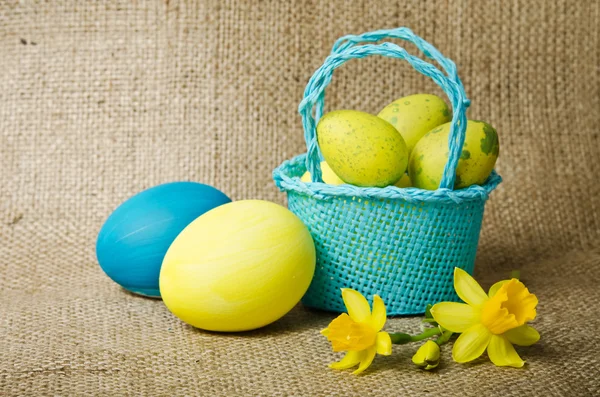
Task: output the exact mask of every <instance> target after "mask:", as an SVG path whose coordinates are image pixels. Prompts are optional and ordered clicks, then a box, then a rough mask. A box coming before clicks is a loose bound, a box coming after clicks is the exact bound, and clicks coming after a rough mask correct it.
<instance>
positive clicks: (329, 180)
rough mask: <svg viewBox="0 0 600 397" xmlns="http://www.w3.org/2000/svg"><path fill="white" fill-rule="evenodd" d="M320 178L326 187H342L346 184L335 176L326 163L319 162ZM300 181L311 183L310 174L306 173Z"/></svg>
mask: <svg viewBox="0 0 600 397" xmlns="http://www.w3.org/2000/svg"><path fill="white" fill-rule="evenodd" d="M321 177H322V178H323V183H326V184H328V185H343V184H344V183H346V182H344V181H342V180H341V179H340V177H339V176H337V175H336V174H335V172H333V170H332V169H331V167H330V166H329V164H327V162H326V161H321ZM300 180H301V181H302V182H312V180H311V175H310V172H308V171H306V172H305V173H304V175H302V178H300Z"/></svg>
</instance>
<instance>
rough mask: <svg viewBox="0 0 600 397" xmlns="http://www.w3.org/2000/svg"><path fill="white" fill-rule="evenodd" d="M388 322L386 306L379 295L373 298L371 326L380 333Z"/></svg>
mask: <svg viewBox="0 0 600 397" xmlns="http://www.w3.org/2000/svg"><path fill="white" fill-rule="evenodd" d="M386 320H387V313H386V310H385V304H384V303H383V300H382V299H381V298H380V297H379V295H375V296H374V297H373V313H371V326H372V327H373V328H374V329H375V331H380V330H381V329H382V328H383V326H384V325H385V322H386Z"/></svg>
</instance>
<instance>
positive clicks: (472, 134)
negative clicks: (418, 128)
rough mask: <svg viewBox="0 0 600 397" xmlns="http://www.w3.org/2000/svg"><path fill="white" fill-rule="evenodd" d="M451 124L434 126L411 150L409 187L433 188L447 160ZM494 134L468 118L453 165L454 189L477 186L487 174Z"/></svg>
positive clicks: (493, 155)
mask: <svg viewBox="0 0 600 397" xmlns="http://www.w3.org/2000/svg"><path fill="white" fill-rule="evenodd" d="M450 126H451V123H447V124H443V125H441V126H439V127H436V128H434V129H433V130H431V131H430V132H428V133H427V134H425V136H424V137H423V138H422V139H421V140H420V141H419V142H418V143H417V145H416V146H415V148H414V149H413V151H412V153H411V156H410V162H409V165H408V172H409V174H410V179H411V181H412V183H413V186H415V187H418V188H420V189H427V190H436V189H437V188H438V187H439V185H440V181H441V180H442V174H443V172H444V166H445V165H446V162H447V161H448V137H449V135H450ZM498 151H499V143H498V134H497V133H496V130H495V129H494V127H492V126H491V125H489V124H487V123H485V122H483V121H475V120H468V121H467V130H466V135H465V143H464V145H463V149H462V152H461V155H460V159H459V160H458V166H457V168H456V181H455V183H454V188H455V189H462V188H465V187H468V186H471V185H481V184H483V183H484V182H485V181H486V179H487V178H488V177H489V176H490V174H491V172H492V170H493V169H494V165H495V164H496V159H497V158H498Z"/></svg>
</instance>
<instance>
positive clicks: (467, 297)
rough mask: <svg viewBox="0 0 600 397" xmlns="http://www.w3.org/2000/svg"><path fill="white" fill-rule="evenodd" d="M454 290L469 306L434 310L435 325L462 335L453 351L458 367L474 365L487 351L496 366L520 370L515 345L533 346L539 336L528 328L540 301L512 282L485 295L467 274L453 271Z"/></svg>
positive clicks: (500, 284) (446, 305)
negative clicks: (473, 362)
mask: <svg viewBox="0 0 600 397" xmlns="http://www.w3.org/2000/svg"><path fill="white" fill-rule="evenodd" d="M454 289H455V290H456V293H457V294H458V296H459V297H460V298H461V299H462V300H463V301H464V302H466V303H456V302H442V303H438V304H436V305H434V306H433V307H432V308H431V314H432V315H433V318H434V319H435V321H436V322H437V323H438V324H439V325H440V326H442V327H443V328H445V329H447V330H448V331H452V332H457V333H461V335H460V336H459V337H458V339H457V340H456V342H454V347H453V349H452V357H453V358H454V360H455V361H457V362H459V363H464V362H468V361H472V360H474V359H476V358H478V357H479V356H481V355H482V354H483V352H484V351H485V350H486V349H487V353H488V356H489V358H490V360H492V362H493V363H494V364H496V365H497V366H510V367H517V368H520V367H522V366H523V364H524V363H525V362H524V361H523V360H522V359H521V357H519V355H518V354H517V352H516V351H515V348H514V347H513V344H515V345H518V346H530V345H532V344H534V343H535V342H537V341H538V340H539V339H540V334H539V333H538V332H537V331H536V330H535V329H534V328H532V327H530V326H529V325H527V324H526V323H527V322H528V321H531V320H533V319H535V316H536V309H535V308H536V306H537V304H538V300H537V297H536V296H535V295H533V294H531V293H529V290H528V289H527V288H526V287H525V285H523V283H522V282H520V281H519V280H517V279H515V278H513V279H511V280H504V281H500V282H497V283H496V284H494V285H493V286H492V287H491V288H490V290H489V293H488V294H486V293H485V292H484V291H483V289H482V288H481V286H480V285H479V284H478V283H477V281H475V280H474V279H473V277H471V276H470V275H469V274H468V273H467V272H465V271H464V270H461V269H458V268H456V269H454Z"/></svg>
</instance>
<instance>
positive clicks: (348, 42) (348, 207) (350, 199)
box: [273, 28, 501, 315]
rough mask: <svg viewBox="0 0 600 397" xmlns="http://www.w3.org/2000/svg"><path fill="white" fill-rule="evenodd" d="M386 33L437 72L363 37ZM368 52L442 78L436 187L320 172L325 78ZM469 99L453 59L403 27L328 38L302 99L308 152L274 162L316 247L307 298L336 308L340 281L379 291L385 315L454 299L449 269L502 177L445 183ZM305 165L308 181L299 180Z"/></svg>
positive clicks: (463, 254) (471, 239)
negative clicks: (443, 130)
mask: <svg viewBox="0 0 600 397" xmlns="http://www.w3.org/2000/svg"><path fill="white" fill-rule="evenodd" d="M387 38H397V39H402V40H406V41H409V42H411V43H413V44H415V45H416V46H417V48H419V49H420V50H421V51H422V52H423V54H424V55H425V56H426V57H427V58H430V59H433V60H435V61H436V62H437V63H438V64H439V65H440V66H441V67H442V70H443V71H444V72H445V73H444V72H442V71H440V70H439V69H437V68H436V67H435V66H434V65H433V64H431V63H428V62H425V61H423V60H422V59H420V58H417V57H415V56H413V55H410V54H408V53H407V52H406V50H404V49H403V48H402V47H400V46H398V45H396V44H393V43H382V44H377V45H376V44H361V43H364V42H377V41H380V40H382V39H387ZM371 55H382V56H387V57H393V58H399V59H404V60H406V61H408V62H409V63H410V64H411V66H413V68H414V69H415V70H417V71H419V72H420V73H422V74H424V75H426V76H429V77H431V78H432V79H433V80H434V81H435V82H436V83H437V84H438V85H440V87H441V88H442V89H443V90H444V92H446V94H447V95H448V98H449V99H450V102H451V103H452V108H453V118H452V127H451V131H450V136H449V142H448V147H449V152H448V162H447V164H446V166H445V169H444V174H443V177H442V180H441V183H440V187H439V188H438V189H437V190H435V191H427V190H421V189H416V188H405V189H400V188H396V187H394V186H388V187H386V188H361V187H356V186H351V185H340V186H331V185H327V184H324V183H323V182H322V179H321V170H320V161H321V159H322V155H321V153H320V150H319V146H318V142H317V138H316V124H317V122H318V120H319V118H320V117H321V115H322V114H323V109H324V93H325V87H326V86H327V85H328V84H329V82H330V81H331V78H332V74H333V71H334V70H335V69H336V68H338V67H340V66H341V65H342V64H343V63H344V62H346V61H348V60H350V59H353V58H364V57H367V56H371ZM468 106H469V100H468V99H467V97H466V95H465V92H464V88H463V85H462V82H461V81H460V79H459V78H458V75H457V73H456V66H455V65H454V63H453V62H452V61H451V60H449V59H447V58H445V57H443V56H442V55H441V53H440V52H439V51H438V50H437V49H435V48H434V47H433V46H432V45H431V44H429V43H427V42H426V41H424V40H423V39H421V38H420V37H418V36H416V35H415V34H414V33H412V32H411V31H410V30H409V29H407V28H398V29H392V30H381V31H377V32H371V33H365V34H363V35H356V36H354V35H352V36H344V37H342V38H341V39H339V40H338V41H337V42H336V43H335V45H334V47H333V50H332V52H331V55H330V56H329V57H328V58H327V59H326V60H325V62H324V63H323V65H322V66H321V67H320V68H319V69H318V70H317V71H316V72H315V74H314V75H313V77H312V78H311V79H310V81H309V83H308V85H307V87H306V90H305V93H304V99H303V100H302V102H301V103H300V107H299V111H300V114H301V115H302V121H303V126H304V136H305V140H306V145H307V148H308V151H307V154H304V155H300V156H298V157H295V158H294V159H292V160H289V161H285V162H284V163H283V164H282V165H281V166H279V167H278V168H277V169H275V171H274V172H273V177H274V180H275V183H276V185H277V186H278V187H279V188H280V189H281V190H282V191H285V192H286V193H287V194H288V206H289V208H290V210H291V211H292V212H293V213H295V214H296V215H297V216H298V217H299V218H300V219H301V220H302V221H303V222H304V223H305V224H306V225H307V227H308V229H309V230H310V232H311V234H312V236H313V239H314V240H315V245H316V248H317V267H316V271H315V277H314V279H313V282H312V284H311V286H310V288H309V290H308V292H307V293H306V295H305V297H304V298H303V303H304V304H305V305H307V306H310V307H315V308H319V309H323V310H329V311H334V312H341V311H344V303H343V301H342V299H341V294H340V288H353V289H356V290H358V291H359V292H361V293H362V294H363V295H365V296H367V297H368V299H371V298H372V296H373V295H374V294H378V295H380V296H381V297H382V298H383V299H384V300H385V302H386V303H387V306H388V314H389V315H406V314H421V313H423V312H424V310H425V307H426V305H427V304H429V303H435V302H439V301H442V300H444V301H448V300H457V298H458V297H457V296H456V294H455V292H454V289H453V285H452V274H453V270H454V268H455V267H459V268H462V269H464V270H466V271H467V272H469V273H472V272H473V267H474V263H475V255H476V252H477V245H478V241H479V232H480V230H481V222H482V219H483V212H484V206H485V202H486V200H487V199H488V197H489V194H490V193H491V191H492V190H494V189H495V188H496V186H498V184H499V183H500V182H501V178H500V176H499V175H497V174H496V173H495V172H493V173H492V175H491V176H490V177H489V178H488V180H487V181H486V182H485V183H484V184H483V185H482V186H476V185H474V186H471V187H469V188H466V189H461V190H456V191H455V190H453V186H454V182H455V177H456V167H457V164H458V159H459V155H460V152H461V150H462V147H463V143H464V139H465V128H466V115H465V110H466V108H467V107H468ZM306 170H309V171H310V172H311V175H312V182H308V183H305V182H302V181H300V177H301V176H302V174H303V173H304V172H305V171H306Z"/></svg>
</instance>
